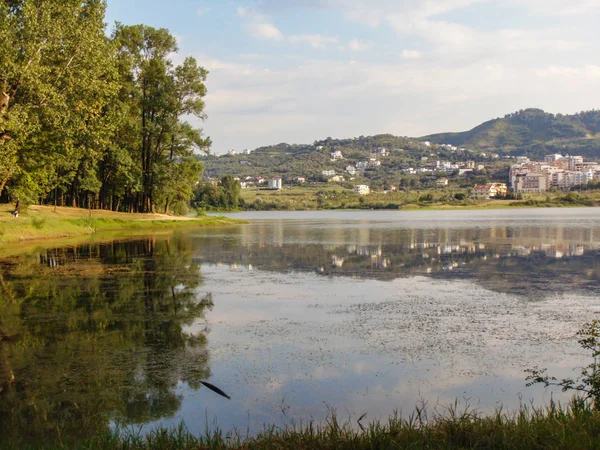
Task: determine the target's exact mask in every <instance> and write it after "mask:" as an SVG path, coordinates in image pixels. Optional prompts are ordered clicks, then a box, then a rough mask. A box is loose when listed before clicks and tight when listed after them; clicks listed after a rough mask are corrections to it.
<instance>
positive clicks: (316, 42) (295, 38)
mask: <svg viewBox="0 0 600 450" xmlns="http://www.w3.org/2000/svg"><path fill="white" fill-rule="evenodd" d="M288 40H289V41H290V42H291V43H293V44H296V43H299V42H304V43H308V44H310V45H311V46H313V47H314V48H320V49H323V48H326V47H328V46H329V45H332V44H336V43H337V42H338V38H337V37H331V36H323V35H321V34H300V35H299V34H296V35H292V36H290V37H289V38H288Z"/></svg>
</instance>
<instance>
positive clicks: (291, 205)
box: [242, 185, 600, 211]
mask: <svg viewBox="0 0 600 450" xmlns="http://www.w3.org/2000/svg"><path fill="white" fill-rule="evenodd" d="M242 199H243V200H244V202H245V209H247V210H251V211H253V210H254V211H269V210H280V211H286V210H289V211H302V210H319V209H402V210H415V209H426V210H427V209H431V210H450V209H503V208H520V207H529V208H531V207H569V206H597V205H599V204H600V191H587V192H579V193H575V192H570V193H564V192H548V193H544V194H537V195H534V194H528V195H525V196H524V197H523V199H521V200H501V199H489V200H483V199H482V200H477V199H473V198H470V197H469V192H468V190H467V189H459V188H445V189H428V190H420V191H396V192H387V193H383V192H375V193H371V194H369V195H365V196H359V195H358V194H355V193H354V192H353V191H352V190H351V189H345V188H344V187H342V186H338V185H335V186H325V187H303V186H301V187H296V186H294V187H291V188H285V189H283V190H281V191H270V190H256V189H254V190H243V191H242Z"/></svg>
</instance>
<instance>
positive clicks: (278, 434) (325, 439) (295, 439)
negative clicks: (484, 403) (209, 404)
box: [38, 402, 600, 450]
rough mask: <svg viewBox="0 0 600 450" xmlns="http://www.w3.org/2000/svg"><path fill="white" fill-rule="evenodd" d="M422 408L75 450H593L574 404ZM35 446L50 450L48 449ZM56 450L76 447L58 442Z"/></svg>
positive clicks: (170, 432)
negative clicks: (483, 409)
mask: <svg viewBox="0 0 600 450" xmlns="http://www.w3.org/2000/svg"><path fill="white" fill-rule="evenodd" d="M443 410H444V412H443V413H442V412H438V411H436V410H434V411H433V412H430V411H428V409H427V407H426V405H424V406H417V407H416V408H415V410H414V411H413V413H412V414H410V415H409V416H408V417H407V418H402V417H401V416H400V415H399V414H394V415H392V416H391V417H389V418H388V419H387V420H383V421H379V420H377V421H371V422H368V423H367V420H366V419H365V417H364V416H363V417H360V418H359V419H358V420H357V421H354V420H352V421H351V420H347V421H343V420H340V419H339V417H338V416H337V414H336V413H335V411H332V412H331V413H330V415H329V417H328V418H327V420H325V421H324V422H323V423H316V422H314V421H313V420H308V421H307V422H305V423H302V424H294V423H293V424H290V425H287V426H284V427H281V426H276V425H275V424H273V425H269V424H266V425H265V427H264V430H263V431H262V432H260V433H259V434H258V435H257V436H248V435H247V434H246V433H243V432H241V431H239V430H233V431H225V430H222V429H220V428H218V427H214V428H212V429H210V430H206V432H205V433H203V434H202V435H200V436H195V435H193V434H191V433H190V432H189V431H188V430H187V428H186V427H185V424H183V423H181V424H179V426H175V427H172V428H164V427H162V428H157V429H154V430H152V431H151V432H149V433H147V434H145V433H143V432H141V431H140V430H137V429H131V428H128V429H116V430H114V431H113V432H111V433H102V434H98V435H95V436H90V437H88V439H86V440H84V441H83V442H81V443H80V444H79V446H78V447H77V448H88V449H92V450H95V449H97V450H101V449H111V450H112V449H116V450H121V449H122V450H126V449H127V450H130V449H136V450H154V449H157V450H158V449H160V450H163V449H174V450H196V449H207V450H208V449H240V450H241V449H244V450H245V449H278V450H285V449H294V450H296V449H303V450H304V449H305V450H308V449H311V450H312V449H315V450H319V449H324V450H325V449H327V450H330V449H348V450H350V449H353V450H363V449H364V450H372V449H415V450H426V449H456V450H462V449H480V450H487V449H506V450H530V449H581V450H586V449H596V448H597V447H598V439H599V438H600V434H599V432H598V430H599V429H600V413H598V411H595V410H593V409H591V408H589V407H586V406H585V405H582V404H580V403H576V402H575V403H572V404H570V405H568V406H561V405H557V404H556V403H551V404H550V406H548V407H547V408H534V407H528V406H526V405H523V406H521V408H520V409H519V410H517V411H514V412H510V411H505V410H502V409H499V410H497V411H496V412H494V413H492V414H490V415H483V414H481V413H479V412H478V411H477V410H474V409H472V408H470V407H468V406H466V407H459V406H458V404H457V403H456V402H455V404H453V405H450V406H448V407H445V408H443ZM38 448H52V447H50V446H48V447H46V446H43V447H38ZM61 448H63V449H68V448H76V447H74V446H69V445H63V446H61Z"/></svg>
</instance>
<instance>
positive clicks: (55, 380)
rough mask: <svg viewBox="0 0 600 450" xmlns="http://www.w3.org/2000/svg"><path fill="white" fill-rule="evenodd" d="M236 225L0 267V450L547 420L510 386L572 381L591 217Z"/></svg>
mask: <svg viewBox="0 0 600 450" xmlns="http://www.w3.org/2000/svg"><path fill="white" fill-rule="evenodd" d="M233 216H235V217H237V218H245V219H248V220H250V223H249V224H246V225H239V226H238V225H236V226H231V227H225V228H214V229H210V228H205V229H193V230H185V231H181V230H180V231H175V232H173V233H166V234H164V233H161V234H156V235H153V236H145V237H136V238H130V239H121V240H113V241H103V240H102V239H100V238H101V237H96V238H95V239H94V240H91V241H89V242H85V243H83V244H81V245H76V246H74V245H70V246H66V245H61V244H60V242H57V243H56V244H55V245H54V246H52V245H51V244H48V243H44V244H41V245H40V246H39V247H38V248H35V249H31V250H27V251H24V252H23V253H21V254H18V255H13V256H6V257H1V255H0V446H1V444H2V443H4V444H15V443H21V444H24V443H28V444H32V445H35V443H36V442H41V441H42V440H44V441H45V442H51V441H54V440H58V439H59V437H60V438H61V439H63V440H65V439H66V440H72V441H74V442H77V440H78V439H81V438H82V437H84V436H89V435H90V434H93V433H98V432H102V431H103V430H106V429H108V428H111V427H115V426H116V424H124V425H132V424H133V425H144V428H143V430H149V429H152V427H156V426H157V425H165V426H172V425H177V424H178V423H180V422H181V421H184V422H185V424H186V426H187V427H188V429H189V430H190V431H192V432H194V433H202V432H203V431H204V430H205V429H206V427H207V426H208V427H211V428H212V427H215V426H219V427H222V428H223V429H225V430H231V429H233V428H237V429H238V430H241V431H242V432H244V433H245V432H246V431H248V432H249V433H250V434H254V433H256V432H258V431H260V430H261V429H262V427H263V426H264V425H265V424H275V425H276V426H280V427H281V426H285V425H286V424H290V423H293V422H296V423H298V422H300V421H303V422H307V421H309V420H311V419H314V420H316V421H321V420H324V419H325V418H327V417H328V415H329V414H331V413H332V412H333V411H335V412H336V413H337V415H338V417H339V418H340V419H342V420H346V419H347V420H350V421H352V423H353V424H354V425H355V426H356V420H357V419H358V418H359V417H360V416H362V415H363V414H366V417H365V419H364V420H363V423H365V422H368V421H372V420H377V419H386V418H387V417H388V416H389V415H391V414H393V413H394V412H397V413H398V414H403V415H408V414H410V413H411V412H412V411H413V409H414V406H415V405H417V404H422V403H424V402H425V403H426V404H427V406H428V410H429V411H430V412H431V413H434V412H438V413H441V414H443V413H444V411H445V408H446V407H448V406H449V405H451V404H453V403H454V402H455V400H457V401H458V403H459V405H461V407H465V406H466V405H470V407H472V408H475V409H477V410H478V411H481V412H491V411H494V410H495V409H497V408H499V407H500V406H502V407H504V408H507V409H512V408H517V407H518V406H519V404H521V403H522V402H523V403H529V402H533V403H534V404H536V405H544V404H547V403H548V402H549V401H550V399H551V398H552V397H553V398H555V399H559V400H566V399H568V398H569V397H568V396H565V395H564V394H561V393H557V392H553V391H550V390H544V389H543V388H542V387H539V386H535V387H529V388H527V387H525V377H526V375H527V374H526V372H525V370H526V369H528V368H533V367H547V368H548V370H549V373H550V374H553V375H556V376H558V377H563V376H565V377H566V376H569V377H571V376H576V375H577V374H578V372H577V371H576V370H575V371H574V370H573V369H575V368H577V367H580V366H582V365H586V364H587V363H588V362H589V361H588V357H587V355H586V354H585V352H583V351H582V350H581V349H580V348H579V346H578V344H577V338H576V336H575V333H576V331H577V330H578V329H579V328H581V326H582V325H583V324H584V323H585V322H586V321H589V320H591V319H593V318H597V317H598V312H599V311H600V294H599V293H600V209H595V208H584V209H579V208H577V209H571V208H568V209H519V210H516V209H513V210H495V211H411V212H400V211H389V212H388V211H331V212H329V211H321V212H260V213H243V214H235V215H233ZM203 381H204V382H209V383H211V384H213V385H214V386H217V387H218V388H220V389H222V390H223V391H224V392H225V393H226V394H228V395H229V396H230V397H231V399H227V398H225V397H223V396H221V395H219V394H218V393H215V392H214V391H212V390H211V389H209V388H207V387H206V386H205V385H203V384H202V382H203Z"/></svg>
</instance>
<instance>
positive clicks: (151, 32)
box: [113, 24, 210, 212]
mask: <svg viewBox="0 0 600 450" xmlns="http://www.w3.org/2000/svg"><path fill="white" fill-rule="evenodd" d="M113 41H114V42H115V43H116V45H117V48H118V54H119V69H120V72H121V77H122V83H123V88H122V93H121V99H122V101H123V102H124V103H126V104H127V105H128V112H129V115H130V117H131V121H132V123H133V124H134V125H135V129H136V131H137V134H136V140H137V142H136V143H135V151H134V153H133V155H132V158H133V159H134V160H135V161H138V164H139V165H140V172H141V177H142V179H141V192H140V193H139V195H138V196H137V199H136V200H137V201H136V202H135V209H136V210H138V211H141V212H151V211H154V208H155V205H156V200H157V196H158V195H159V194H158V193H159V192H160V190H161V189H162V188H163V187H164V185H165V183H166V181H165V180H167V179H168V180H169V181H168V183H171V182H172V181H173V179H174V178H173V171H174V172H178V170H177V168H179V169H181V171H182V172H187V174H188V175H191V174H192V173H194V172H195V173H197V175H198V176H199V170H194V168H196V169H199V168H200V166H198V165H195V166H194V165H192V164H191V163H188V164H181V161H182V160H183V159H185V158H189V157H190V156H191V153H192V151H193V149H199V150H205V151H206V150H207V149H208V147H209V145H210V140H208V139H202V138H201V132H200V130H193V129H192V128H191V127H190V126H189V125H186V124H184V123H183V122H182V121H181V118H182V117H183V116H187V115H192V116H196V117H198V118H200V119H204V118H205V117H206V116H205V114H204V112H203V110H204V102H203V100H202V98H203V97H204V96H205V95H206V88H205V86H204V81H205V80H206V76H207V73H208V72H207V71H206V70H204V69H203V68H202V67H199V66H198V65H197V63H196V60H195V59H194V58H191V57H188V58H186V59H185V60H184V62H183V64H182V65H180V66H177V67H173V64H172V62H171V60H170V59H169V55H170V54H171V53H173V52H176V51H177V43H176V40H175V38H174V37H173V36H172V35H171V34H169V32H168V31H167V30H166V29H164V28H161V29H155V28H152V27H148V26H145V25H135V26H124V25H121V24H117V28H116V30H115V32H114V34H113ZM180 179H181V180H185V182H188V181H189V177H188V176H183V177H180ZM171 187H172V186H171ZM163 197H164V202H165V206H166V209H168V206H169V205H168V203H169V201H170V200H169V199H170V198H172V197H170V196H168V195H166V196H163ZM189 197H191V192H190V195H189ZM188 199H189V198H188Z"/></svg>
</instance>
